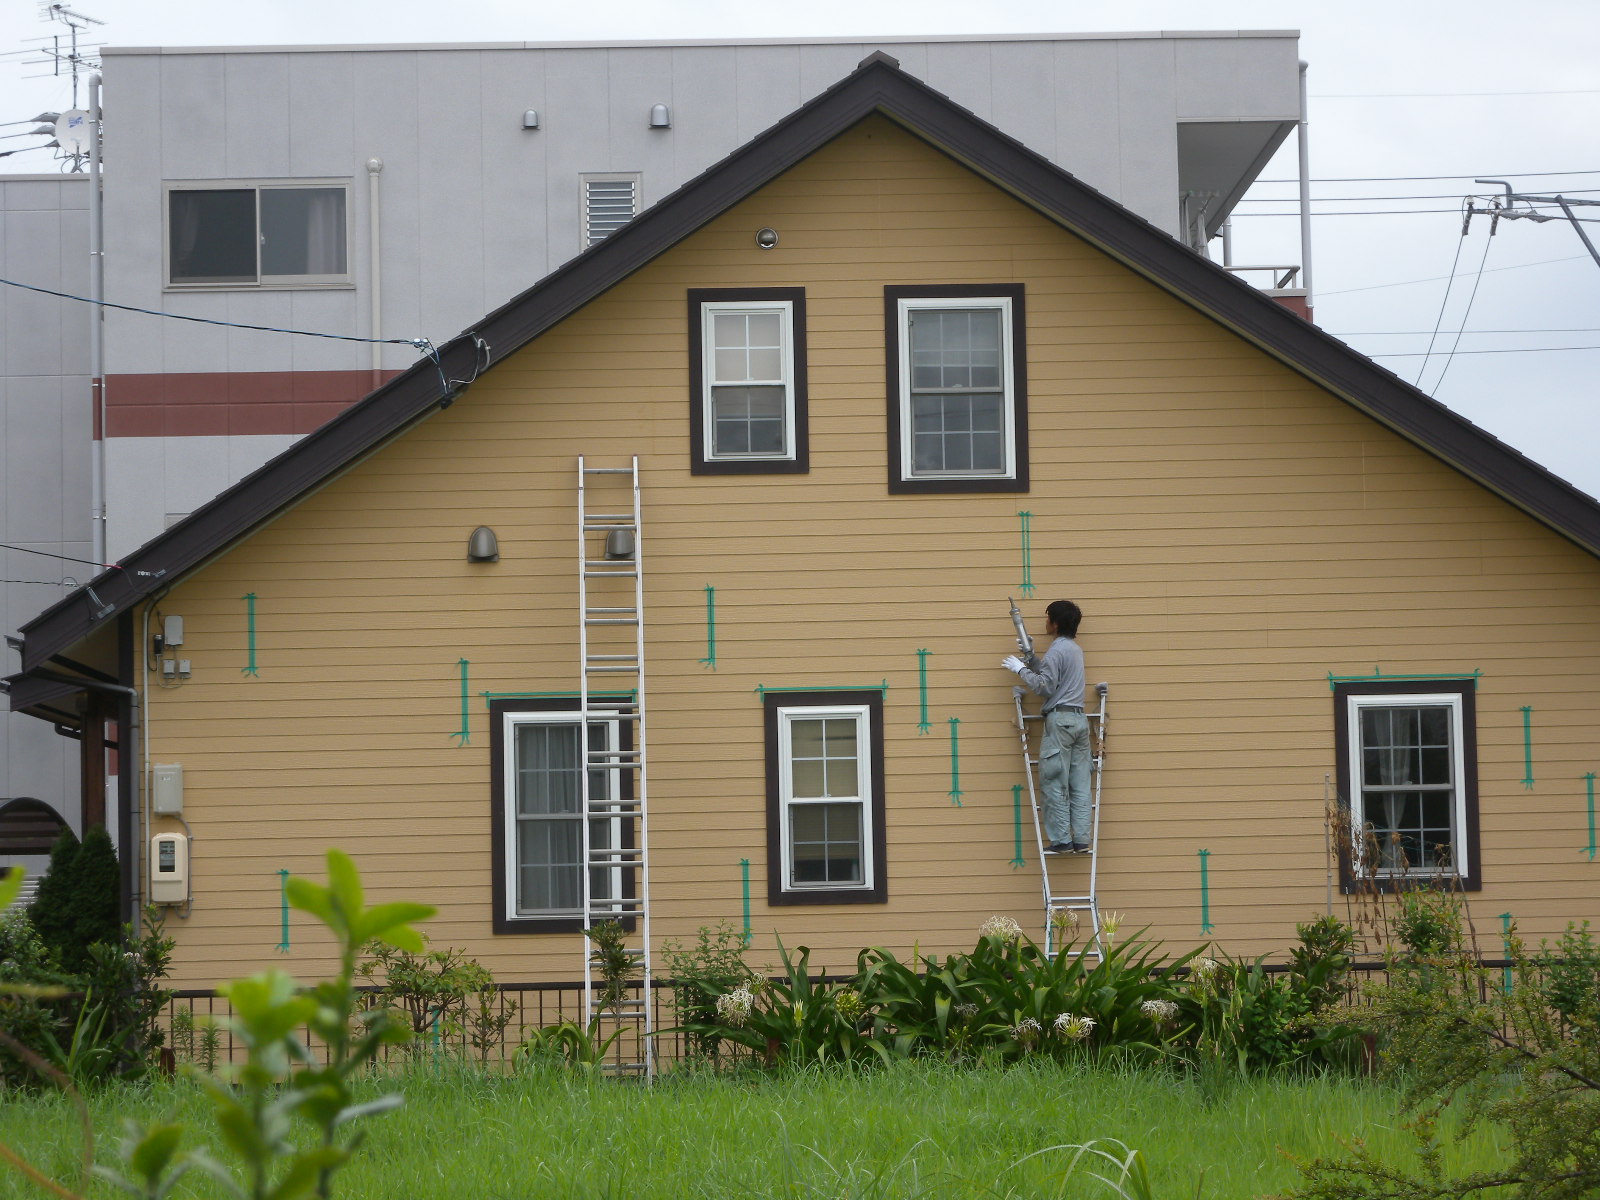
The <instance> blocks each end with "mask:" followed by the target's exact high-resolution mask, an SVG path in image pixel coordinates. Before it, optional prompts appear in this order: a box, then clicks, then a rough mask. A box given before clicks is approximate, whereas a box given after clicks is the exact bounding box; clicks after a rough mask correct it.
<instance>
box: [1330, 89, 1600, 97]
mask: <svg viewBox="0 0 1600 1200" xmlns="http://www.w3.org/2000/svg"><path fill="white" fill-rule="evenodd" d="M1596 93H1600V88H1557V89H1556V90H1554V91H1548V92H1320V93H1317V94H1315V95H1311V96H1308V97H1307V99H1310V100H1417V99H1423V98H1428V99H1431V98H1434V97H1438V98H1440V99H1446V98H1450V97H1455V96H1592V95H1595V94H1596Z"/></svg>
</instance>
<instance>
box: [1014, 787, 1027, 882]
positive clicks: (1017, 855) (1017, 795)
mask: <svg viewBox="0 0 1600 1200" xmlns="http://www.w3.org/2000/svg"><path fill="white" fill-rule="evenodd" d="M1011 824H1012V827H1013V840H1014V841H1015V842H1016V848H1015V849H1014V850H1013V852H1012V855H1011V865H1012V866H1013V867H1025V866H1027V865H1028V864H1027V863H1026V862H1024V861H1023V858H1022V785H1021V784H1020V783H1013V784H1012V785H1011Z"/></svg>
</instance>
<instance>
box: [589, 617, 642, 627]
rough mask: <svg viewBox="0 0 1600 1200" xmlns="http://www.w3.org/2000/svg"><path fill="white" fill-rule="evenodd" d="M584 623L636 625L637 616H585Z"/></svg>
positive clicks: (637, 621)
mask: <svg viewBox="0 0 1600 1200" xmlns="http://www.w3.org/2000/svg"><path fill="white" fill-rule="evenodd" d="M583 623H584V624H585V625H637V624H638V623H639V618H638V617H585V618H584V619H583Z"/></svg>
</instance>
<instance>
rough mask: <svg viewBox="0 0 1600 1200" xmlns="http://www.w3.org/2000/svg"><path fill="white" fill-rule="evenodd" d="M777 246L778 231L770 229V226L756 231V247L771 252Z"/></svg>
mask: <svg viewBox="0 0 1600 1200" xmlns="http://www.w3.org/2000/svg"><path fill="white" fill-rule="evenodd" d="M777 244H778V231H777V230H776V229H774V228H772V226H770V225H768V226H766V227H764V228H762V229H758V230H756V245H758V246H760V247H761V248H762V249H763V250H771V249H772V248H773V247H774V246H776V245H777Z"/></svg>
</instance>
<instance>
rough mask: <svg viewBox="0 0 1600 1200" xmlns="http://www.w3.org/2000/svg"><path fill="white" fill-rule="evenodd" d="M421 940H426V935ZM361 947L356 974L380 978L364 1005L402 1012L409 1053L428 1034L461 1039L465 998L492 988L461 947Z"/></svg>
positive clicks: (485, 972)
mask: <svg viewBox="0 0 1600 1200" xmlns="http://www.w3.org/2000/svg"><path fill="white" fill-rule="evenodd" d="M423 941H424V944H426V941H427V939H426V938H424V939H423ZM363 949H364V952H365V954H366V955H367V957H366V958H365V959H363V960H362V961H361V962H360V963H359V964H358V965H357V967H356V974H357V975H359V976H360V977H361V978H362V979H367V980H371V979H373V978H375V977H378V976H380V975H381V976H382V979H383V983H382V986H381V988H380V989H379V990H378V991H377V992H376V993H373V995H372V998H371V1000H370V1001H369V1003H371V1004H372V1005H374V1006H378V1007H389V1008H392V1009H395V1010H396V1011H398V1012H399V1013H401V1014H403V1015H404V1017H405V1019H406V1021H407V1023H408V1024H409V1026H410V1028H411V1032H412V1035H413V1036H412V1040H411V1042H410V1043H409V1045H410V1046H411V1047H412V1051H413V1053H416V1052H418V1051H420V1049H421V1048H422V1047H423V1045H424V1044H425V1042H424V1039H426V1038H429V1037H431V1038H434V1039H436V1040H438V1041H441V1042H444V1043H447V1044H448V1043H450V1042H453V1041H457V1040H459V1039H461V1038H462V1037H463V1036H464V1035H465V1034H466V1032H467V1027H468V1004H469V1001H471V1000H472V999H473V998H474V997H476V996H477V995H478V994H479V993H480V992H483V991H484V990H486V989H490V990H492V989H493V986H494V977H493V976H492V975H490V974H489V971H488V969H487V968H486V967H484V966H483V965H481V964H480V963H479V962H478V961H477V960H476V959H472V958H469V957H467V954H466V952H465V951H463V950H456V949H444V950H428V949H426V948H424V949H423V950H422V951H421V952H420V953H412V952H411V951H409V950H404V949H401V948H399V947H396V946H388V945H384V944H382V943H374V944H372V945H369V946H366V947H364V948H363Z"/></svg>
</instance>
